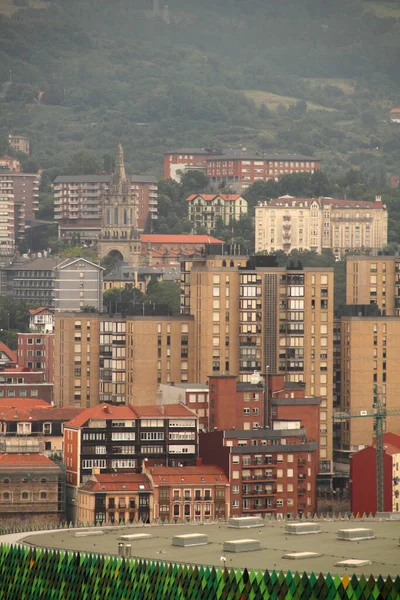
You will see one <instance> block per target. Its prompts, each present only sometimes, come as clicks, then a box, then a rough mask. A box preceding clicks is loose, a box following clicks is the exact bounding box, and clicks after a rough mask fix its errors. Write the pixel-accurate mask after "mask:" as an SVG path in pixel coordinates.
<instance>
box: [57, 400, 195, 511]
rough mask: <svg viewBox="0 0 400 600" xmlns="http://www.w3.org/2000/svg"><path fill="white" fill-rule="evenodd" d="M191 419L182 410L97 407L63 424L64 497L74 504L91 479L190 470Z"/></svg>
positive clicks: (192, 459)
mask: <svg viewBox="0 0 400 600" xmlns="http://www.w3.org/2000/svg"><path fill="white" fill-rule="evenodd" d="M197 430H198V424H197V417H196V415H195V414H194V413H193V412H192V411H190V410H189V409H188V408H186V407H185V406H183V405H169V406H165V407H161V406H156V405H154V406H147V407H146V406H144V407H140V408H138V407H133V406H111V405H109V404H101V405H99V406H97V407H92V408H89V409H87V410H86V411H84V412H83V413H81V414H80V415H79V416H78V417H75V418H74V419H72V420H71V421H70V422H69V423H66V424H65V425H64V462H65V465H66V471H67V497H68V499H69V504H70V505H71V506H72V505H74V504H75V505H76V498H77V489H78V487H79V486H80V485H82V484H84V483H86V481H87V480H88V479H89V478H90V476H91V475H92V474H93V469H96V470H97V469H100V473H101V474H103V473H113V472H125V473H129V472H140V471H141V469H142V467H143V463H144V461H145V462H146V467H150V466H155V465H164V466H166V465H169V466H177V467H178V466H179V465H181V464H182V465H183V466H186V465H189V466H190V465H195V464H196V459H197V455H198V454H197V453H198V433H197Z"/></svg>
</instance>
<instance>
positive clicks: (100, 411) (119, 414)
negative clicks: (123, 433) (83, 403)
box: [65, 404, 137, 427]
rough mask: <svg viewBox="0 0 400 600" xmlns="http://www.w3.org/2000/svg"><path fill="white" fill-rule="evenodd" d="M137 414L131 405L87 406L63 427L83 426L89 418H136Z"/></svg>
mask: <svg viewBox="0 0 400 600" xmlns="http://www.w3.org/2000/svg"><path fill="white" fill-rule="evenodd" d="M136 418H137V415H136V412H135V410H134V408H133V406H129V405H128V406H112V405H111V404H99V405H98V406H92V407H91V408H87V409H86V410H84V411H83V412H81V413H80V414H79V415H77V416H76V417H74V418H73V419H71V421H69V422H68V423H66V424H65V427H83V426H84V425H85V423H87V422H88V421H89V420H91V419H98V420H102V419H104V420H106V419H136Z"/></svg>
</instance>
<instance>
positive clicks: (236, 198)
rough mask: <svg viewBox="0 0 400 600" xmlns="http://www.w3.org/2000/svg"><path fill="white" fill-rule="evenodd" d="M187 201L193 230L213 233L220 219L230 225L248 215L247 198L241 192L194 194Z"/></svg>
mask: <svg viewBox="0 0 400 600" xmlns="http://www.w3.org/2000/svg"><path fill="white" fill-rule="evenodd" d="M186 202H187V203H188V218H189V221H191V222H192V225H193V231H198V230H199V229H201V228H203V229H206V231H207V233H211V232H212V231H213V230H214V229H215V227H216V225H217V223H218V222H219V221H221V220H222V223H223V224H224V225H229V224H230V223H232V222H233V221H238V220H239V219H240V218H241V217H243V216H246V215H247V200H246V199H245V198H244V197H243V196H242V195H241V194H192V195H191V196H189V197H188V198H186ZM214 243H215V242H214ZM217 243H218V242H217Z"/></svg>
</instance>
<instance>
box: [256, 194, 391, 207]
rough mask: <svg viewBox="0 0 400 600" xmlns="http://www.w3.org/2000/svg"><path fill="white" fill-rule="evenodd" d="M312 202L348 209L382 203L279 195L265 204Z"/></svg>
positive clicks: (380, 205)
mask: <svg viewBox="0 0 400 600" xmlns="http://www.w3.org/2000/svg"><path fill="white" fill-rule="evenodd" d="M312 202H317V203H318V204H319V205H320V206H321V205H322V206H327V205H330V206H332V208H335V207H337V208H349V209H357V208H370V209H376V208H383V204H382V202H381V201H376V200H371V201H367V200H343V199H339V198H328V197H323V198H296V197H295V196H289V195H286V196H280V197H279V198H275V199H273V200H270V201H269V202H268V204H267V206H283V207H284V206H286V204H287V205H288V208H290V207H291V206H299V205H300V204H303V206H304V205H305V204H306V205H307V206H310V205H311V203H312Z"/></svg>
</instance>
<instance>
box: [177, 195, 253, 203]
mask: <svg viewBox="0 0 400 600" xmlns="http://www.w3.org/2000/svg"><path fill="white" fill-rule="evenodd" d="M199 196H200V198H201V199H202V200H205V201H206V202H212V200H215V198H222V200H224V201H225V202H230V201H233V200H238V198H241V197H242V194H192V195H191V196H189V197H188V198H186V201H187V202H191V201H192V200H194V199H195V198H198V197H199Z"/></svg>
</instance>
